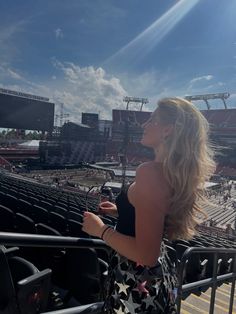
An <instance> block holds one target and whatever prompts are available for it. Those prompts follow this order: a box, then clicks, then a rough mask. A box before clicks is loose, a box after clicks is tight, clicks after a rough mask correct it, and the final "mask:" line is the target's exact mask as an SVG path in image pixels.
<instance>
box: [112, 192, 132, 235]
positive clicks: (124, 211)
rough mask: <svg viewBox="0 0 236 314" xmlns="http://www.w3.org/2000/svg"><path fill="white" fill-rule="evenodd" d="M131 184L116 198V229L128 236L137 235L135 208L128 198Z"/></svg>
mask: <svg viewBox="0 0 236 314" xmlns="http://www.w3.org/2000/svg"><path fill="white" fill-rule="evenodd" d="M128 189H129V186H125V187H124V188H123V189H122V190H121V192H120V194H119V195H118V196H117V198H116V206H117V211H118V214H119V216H118V220H117V225H116V230H117V231H118V232H120V233H123V234H125V235H128V236H132V237H134V236H135V208H134V206H133V205H132V204H131V203H130V202H129V199H128V195H127V193H128Z"/></svg>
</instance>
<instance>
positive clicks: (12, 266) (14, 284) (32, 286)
mask: <svg viewBox="0 0 236 314" xmlns="http://www.w3.org/2000/svg"><path fill="white" fill-rule="evenodd" d="M5 253H6V252H5V250H3V249H2V248H0V277H1V281H0V311H1V313H7V314H21V313H27V314H36V313H41V312H43V311H45V310H46V308H47V302H48V296H49V289H50V274H51V270H49V269H45V270H44V271H42V272H39V270H38V269H37V268H36V267H35V266H34V265H33V264H32V263H30V262H29V261H27V260H25V259H23V258H20V257H9V258H8V257H7V254H5Z"/></svg>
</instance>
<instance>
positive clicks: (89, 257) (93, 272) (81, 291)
mask: <svg viewBox="0 0 236 314" xmlns="http://www.w3.org/2000/svg"><path fill="white" fill-rule="evenodd" d="M101 278H102V277H101V269H100V266H99V261H98V257H97V253H96V251H95V250H94V249H90V248H85V249H78V250H74V249H69V250H67V253H66V283H67V289H68V290H69V293H68V295H67V297H66V300H69V298H70V297H72V296H73V297H74V298H75V299H76V300H78V301H79V302H80V303H81V304H88V303H92V302H98V301H101V288H102V281H101Z"/></svg>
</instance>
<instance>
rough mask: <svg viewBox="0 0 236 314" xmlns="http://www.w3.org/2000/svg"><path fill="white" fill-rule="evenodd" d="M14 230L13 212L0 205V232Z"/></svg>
mask: <svg viewBox="0 0 236 314" xmlns="http://www.w3.org/2000/svg"><path fill="white" fill-rule="evenodd" d="M14 228H15V214H14V212H13V211H12V210H11V209H9V208H7V207H5V206H3V205H0V230H1V231H5V232H10V231H14Z"/></svg>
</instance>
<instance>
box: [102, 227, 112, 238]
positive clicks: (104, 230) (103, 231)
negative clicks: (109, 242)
mask: <svg viewBox="0 0 236 314" xmlns="http://www.w3.org/2000/svg"><path fill="white" fill-rule="evenodd" d="M109 229H110V226H108V225H104V226H103V227H102V232H101V236H100V238H101V239H102V240H104V235H105V233H106V232H107V231H108V230H109Z"/></svg>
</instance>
